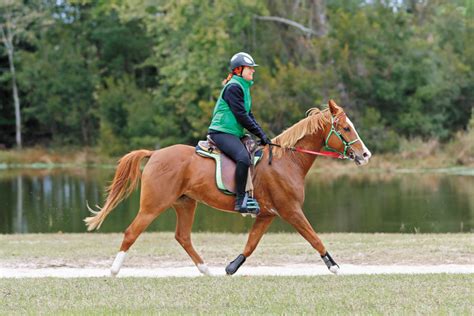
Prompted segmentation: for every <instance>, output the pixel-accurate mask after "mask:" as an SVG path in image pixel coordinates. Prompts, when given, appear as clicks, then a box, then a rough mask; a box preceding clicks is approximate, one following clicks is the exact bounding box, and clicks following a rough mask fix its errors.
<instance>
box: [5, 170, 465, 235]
mask: <svg viewBox="0 0 474 316" xmlns="http://www.w3.org/2000/svg"><path fill="white" fill-rule="evenodd" d="M112 177H113V170H111V169H78V170H64V169H54V170H30V171H18V170H10V171H0V233H33V232H57V231H63V232H83V231H85V226H84V223H83V218H84V217H86V216H88V212H87V208H86V203H87V202H89V204H90V205H95V204H102V203H103V197H104V187H105V186H106V185H107V184H108V183H109V181H110V180H111V179H112ZM473 193H474V177H473V176H459V175H442V174H397V173H376V174H370V173H369V174H367V173H365V174H363V173H357V174H343V175H337V174H328V173H313V174H311V175H310V176H309V177H308V179H307V184H306V201H305V206H304V209H305V213H306V215H307V217H308V219H309V220H310V222H311V223H312V224H313V226H314V227H315V229H316V230H317V231H321V232H410V233H412V232H460V231H473V229H474V223H473V219H474V194H473ZM138 206H139V192H138V191H137V192H135V193H134V194H133V195H132V196H131V197H130V198H129V199H127V200H126V201H124V202H123V203H122V204H121V205H120V206H119V207H118V208H117V209H116V210H114V212H112V213H111V214H110V215H109V217H108V218H107V220H106V221H105V222H104V225H103V226H102V228H101V231H104V232H119V231H123V230H124V229H125V228H126V227H127V226H128V225H129V224H130V223H131V221H132V220H133V218H134V217H135V215H136V212H137V210H138ZM175 220H176V219H175V214H174V211H172V210H168V211H166V212H165V213H164V214H163V215H161V216H160V217H159V218H158V219H157V220H156V221H155V222H154V223H153V224H152V225H151V226H150V228H149V229H148V230H151V231H174V228H175ZM252 223H253V221H252V220H250V219H244V218H242V217H241V216H238V215H234V214H227V213H222V212H218V211H215V210H212V209H210V208H208V207H206V206H203V205H200V206H199V207H198V210H197V212H196V219H195V223H194V226H193V231H214V232H218V231H219V232H220V231H228V232H246V231H248V229H249V228H250V226H251V224H252ZM270 231H294V230H293V228H292V227H290V226H289V225H287V224H286V223H284V222H282V221H280V220H277V221H275V222H274V223H273V224H272V226H271V228H270Z"/></svg>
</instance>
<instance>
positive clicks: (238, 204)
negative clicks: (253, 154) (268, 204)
mask: <svg viewBox="0 0 474 316" xmlns="http://www.w3.org/2000/svg"><path fill="white" fill-rule="evenodd" d="M248 170H249V167H248V166H247V165H246V164H244V163H242V162H240V161H239V162H237V166H236V168H235V191H236V194H237V197H236V198H235V207H234V211H239V212H240V210H241V208H242V205H243V204H244V208H245V205H246V204H247V203H244V202H246V201H245V200H246V199H245V197H246V196H245V186H246V185H247V177H248V174H249V173H248Z"/></svg>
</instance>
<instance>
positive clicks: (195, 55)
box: [0, 0, 474, 154]
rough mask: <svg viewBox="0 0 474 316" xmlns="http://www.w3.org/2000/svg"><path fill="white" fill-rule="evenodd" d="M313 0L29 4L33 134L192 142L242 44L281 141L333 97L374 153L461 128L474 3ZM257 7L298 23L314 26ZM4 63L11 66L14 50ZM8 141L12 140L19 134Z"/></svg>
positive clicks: (128, 144) (8, 119) (0, 84)
mask: <svg viewBox="0 0 474 316" xmlns="http://www.w3.org/2000/svg"><path fill="white" fill-rule="evenodd" d="M34 3H36V2H34ZM315 3H316V2H312V1H299V2H298V1H285V2H271V1H265V0H259V1H253V0H252V1H251V0H239V1H227V2H224V1H208V0H181V1H165V0H162V1H151V0H121V1H100V0H71V1H60V2H57V1H45V2H41V4H39V3H38V4H37V5H36V4H35V5H31V8H34V10H36V11H38V12H40V11H41V13H42V14H43V16H44V18H42V19H41V21H43V22H44V21H48V23H37V24H34V25H28V26H25V27H24V29H25V30H26V31H25V32H24V33H23V34H30V35H31V36H30V37H29V38H34V39H35V40H34V41H30V40H27V39H26V38H24V39H22V40H20V41H19V43H18V45H17V48H18V49H17V54H16V56H17V57H16V59H17V60H16V62H17V69H18V81H19V87H20V96H21V97H22V107H23V109H22V114H24V117H25V121H24V128H25V130H26V134H25V136H26V137H25V138H26V139H27V142H28V143H30V144H34V143H42V144H49V143H51V142H52V143H54V144H59V145H62V144H73V145H95V144H98V145H99V146H100V147H101V149H102V150H103V151H104V152H106V153H110V154H119V153H123V152H124V151H127V150H130V149H133V148H137V147H150V148H152V147H163V146H168V145H171V144H174V143H188V144H194V143H195V142H196V141H197V140H198V139H200V138H202V137H204V135H205V134H206V130H207V127H208V124H209V122H210V118H211V113H212V109H213V107H214V104H215V101H216V98H217V97H218V94H219V91H220V89H221V81H222V80H223V79H224V78H225V77H226V75H227V72H228V69H227V65H228V60H229V58H230V56H232V54H234V53H235V52H238V51H248V52H250V53H251V54H252V55H253V56H254V57H255V59H256V61H257V63H259V64H260V65H261V67H259V68H257V72H256V75H255V85H254V86H253V87H252V95H253V104H254V107H253V112H254V113H255V115H256V117H257V119H258V121H259V122H260V123H261V125H262V126H263V128H264V129H265V130H266V131H267V133H268V134H270V135H272V136H274V135H277V134H279V133H280V132H281V131H282V130H283V129H285V128H287V127H288V126H290V125H291V124H293V123H295V122H296V121H298V120H299V119H301V118H302V117H303V115H304V112H305V111H306V110H307V109H308V108H311V107H314V106H319V105H320V104H323V103H326V102H327V100H328V99H329V98H332V99H335V100H336V101H337V102H338V103H340V104H341V105H343V106H344V107H345V109H346V111H347V112H348V113H349V115H350V117H351V118H353V120H354V121H355V124H356V126H357V127H358V130H359V132H360V133H361V135H362V136H363V137H364V138H365V141H366V143H367V144H368V146H369V147H371V149H373V151H376V152H386V151H394V150H397V148H398V147H399V139H400V138H414V137H419V138H420V139H433V138H435V139H439V140H441V141H446V140H449V139H451V138H452V137H453V135H455V134H456V132H457V131H459V130H463V129H465V128H466V126H467V124H468V121H469V118H470V116H471V113H472V108H473V104H474V71H473V69H474V57H473V56H474V41H472V40H471V39H472V37H473V35H474V22H473V21H474V19H472V17H473V16H474V13H473V12H474V9H473V7H472V4H469V2H464V1H447V0H436V1H432V2H431V1H430V2H416V1H415V2H414V1H396V2H393V1H374V2H367V1H361V0H351V1H330V2H328V3H327V5H326V6H325V7H318V6H317V5H316V4H315ZM318 13H322V15H323V16H325V17H326V19H325V20H320V19H318V17H320V15H318ZM0 15H1V14H0ZM256 16H277V17H283V18H286V19H290V20H293V21H294V22H297V23H299V24H301V25H303V26H305V27H309V28H313V30H314V31H315V32H316V33H317V34H319V35H318V36H315V35H309V34H307V33H305V32H303V31H302V30H301V29H298V28H296V27H294V26H290V25H288V24H285V23H281V22H275V21H268V20H261V19H256V18H255V17H256ZM324 21H325V22H324ZM324 23H326V25H323V24H324ZM324 30H327V31H328V32H325V31H324ZM0 53H2V52H0ZM0 68H1V69H4V68H8V63H7V59H6V58H5V57H1V56H0ZM0 78H1V80H0V95H1V96H2V105H1V108H2V109H3V108H5V107H6V105H10V104H12V101H11V97H10V95H9V93H8V91H10V86H9V77H8V75H7V74H5V73H2V74H0ZM3 99H5V100H3ZM12 119H13V111H12V110H9V111H3V110H2V114H0V124H2V125H1V126H2V132H3V129H4V130H5V133H2V134H4V135H12V134H13V133H14V130H13V128H14V125H13V124H12V122H13V120H12ZM2 136H3V135H2ZM0 140H1V141H2V142H6V143H7V145H8V146H12V138H11V136H3V137H2V138H1V139H0Z"/></svg>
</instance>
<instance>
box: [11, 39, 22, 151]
mask: <svg viewBox="0 0 474 316" xmlns="http://www.w3.org/2000/svg"><path fill="white" fill-rule="evenodd" d="M8 61H9V63H10V71H11V73H12V87H13V101H14V103H15V122H16V146H17V147H18V148H19V149H21V147H22V144H21V113H20V98H19V96H18V87H17V85H16V72H15V65H14V64H13V48H12V49H11V50H9V51H8Z"/></svg>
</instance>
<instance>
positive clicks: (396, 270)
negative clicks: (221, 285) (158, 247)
mask: <svg viewBox="0 0 474 316" xmlns="http://www.w3.org/2000/svg"><path fill="white" fill-rule="evenodd" d="M209 269H210V271H211V273H212V275H213V276H224V275H225V272H224V268H223V267H218V266H211V267H209ZM427 273H464V274H472V273H474V265H454V264H444V265H352V264H347V265H342V266H341V270H340V273H339V274H341V275H357V274H427ZM329 274H331V273H330V272H329V271H328V270H327V269H326V267H324V266H322V265H305V264H292V265H286V266H243V267H241V268H240V270H239V271H238V272H237V274H236V275H240V276H245V275H262V276H263V275H280V276H311V275H329ZM109 275H110V272H109V270H108V269H103V268H64V267H59V268H41V269H31V268H1V267H0V278H40V277H57V278H82V277H106V276H109ZM200 275H201V274H200V273H199V272H198V270H197V269H196V267H194V266H186V267H174V268H172V267H170V268H155V269H139V268H123V269H122V270H121V271H120V273H119V277H198V276H200Z"/></svg>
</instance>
